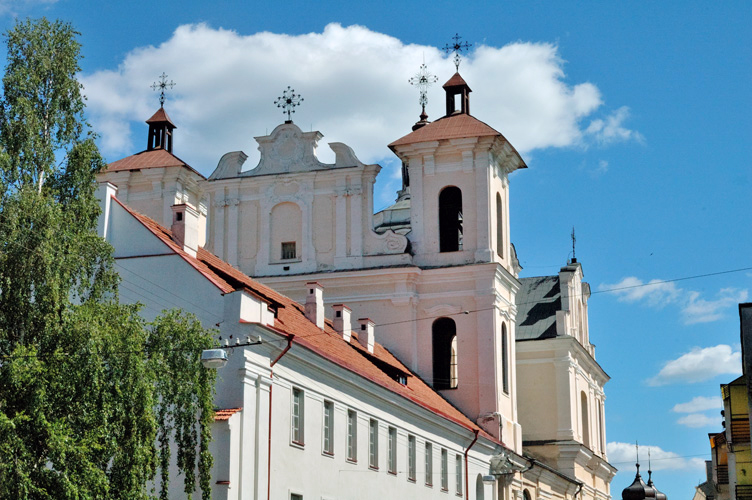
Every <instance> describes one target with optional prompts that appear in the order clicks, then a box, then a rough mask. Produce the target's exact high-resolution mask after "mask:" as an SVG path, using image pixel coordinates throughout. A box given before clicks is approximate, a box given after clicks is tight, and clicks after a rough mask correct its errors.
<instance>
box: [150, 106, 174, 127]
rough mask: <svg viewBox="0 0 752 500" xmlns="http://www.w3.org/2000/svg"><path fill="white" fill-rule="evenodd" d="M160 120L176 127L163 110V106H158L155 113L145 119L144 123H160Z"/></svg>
mask: <svg viewBox="0 0 752 500" xmlns="http://www.w3.org/2000/svg"><path fill="white" fill-rule="evenodd" d="M161 122H167V123H169V124H170V125H172V128H177V127H176V126H175V124H174V123H172V120H170V117H169V116H168V115H167V111H165V110H164V108H159V109H158V110H157V112H156V113H154V114H153V115H152V116H151V118H149V119H148V120H146V123H161Z"/></svg>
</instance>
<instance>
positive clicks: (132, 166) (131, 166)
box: [106, 149, 205, 179]
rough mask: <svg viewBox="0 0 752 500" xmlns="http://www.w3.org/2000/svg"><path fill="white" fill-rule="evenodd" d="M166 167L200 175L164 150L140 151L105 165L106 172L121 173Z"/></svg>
mask: <svg viewBox="0 0 752 500" xmlns="http://www.w3.org/2000/svg"><path fill="white" fill-rule="evenodd" d="M166 167H185V168H187V169H189V170H191V171H193V172H194V173H195V174H197V175H200V176H201V178H203V179H205V177H204V176H203V175H201V174H200V173H199V172H198V171H197V170H195V169H194V168H193V167H191V166H190V165H188V164H187V163H186V162H184V161H183V160H181V159H180V158H178V157H177V156H175V155H174V154H172V153H170V152H169V151H167V150H166V149H152V150H151V151H149V150H146V151H141V152H140V153H136V154H135V155H131V156H126V157H125V158H122V159H120V160H117V161H113V162H112V163H110V164H109V165H107V170H106V172H121V171H127V170H143V169H147V168H166Z"/></svg>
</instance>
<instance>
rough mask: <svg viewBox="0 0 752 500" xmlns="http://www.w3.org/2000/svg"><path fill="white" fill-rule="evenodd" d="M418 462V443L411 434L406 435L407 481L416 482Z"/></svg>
mask: <svg viewBox="0 0 752 500" xmlns="http://www.w3.org/2000/svg"><path fill="white" fill-rule="evenodd" d="M417 460H418V443H417V442H416V440H415V436H413V435H412V434H408V435H407V480H408V481H412V482H413V483H414V482H416V478H417V470H416V469H417V467H416V462H417Z"/></svg>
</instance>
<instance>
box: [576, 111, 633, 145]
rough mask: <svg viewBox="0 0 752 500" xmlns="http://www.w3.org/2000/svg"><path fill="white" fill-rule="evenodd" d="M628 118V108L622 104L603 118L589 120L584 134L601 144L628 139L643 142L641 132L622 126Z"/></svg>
mask: <svg viewBox="0 0 752 500" xmlns="http://www.w3.org/2000/svg"><path fill="white" fill-rule="evenodd" d="M628 118H629V108H628V107H626V106H622V107H621V108H619V109H617V110H616V111H614V112H613V113H611V114H610V115H609V116H607V117H606V118H605V119H602V118H597V119H595V120H593V121H591V122H590V125H588V127H587V129H585V134H586V135H587V136H591V137H592V138H593V139H594V140H595V141H596V142H598V143H599V144H603V145H605V144H610V143H613V142H623V141H629V140H635V141H638V142H643V141H644V140H645V139H644V137H643V136H642V134H640V133H639V132H636V131H634V130H629V129H628V128H626V127H624V125H623V124H624V122H625V121H626V120H627V119H628Z"/></svg>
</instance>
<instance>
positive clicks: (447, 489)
mask: <svg viewBox="0 0 752 500" xmlns="http://www.w3.org/2000/svg"><path fill="white" fill-rule="evenodd" d="M441 492H442V493H449V488H441Z"/></svg>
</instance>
